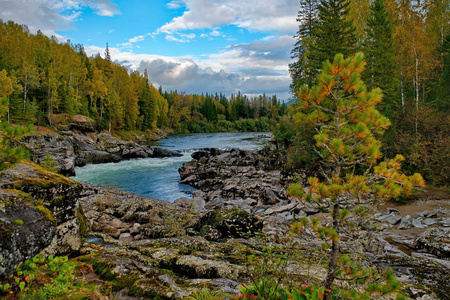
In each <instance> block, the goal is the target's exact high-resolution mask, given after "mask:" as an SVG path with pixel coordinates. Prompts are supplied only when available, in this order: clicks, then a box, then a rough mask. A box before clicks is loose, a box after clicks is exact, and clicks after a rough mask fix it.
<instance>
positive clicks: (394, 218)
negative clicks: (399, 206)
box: [384, 213, 402, 225]
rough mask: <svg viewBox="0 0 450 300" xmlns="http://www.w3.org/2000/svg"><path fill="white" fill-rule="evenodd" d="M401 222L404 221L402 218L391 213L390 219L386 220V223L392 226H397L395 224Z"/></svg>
mask: <svg viewBox="0 0 450 300" xmlns="http://www.w3.org/2000/svg"><path fill="white" fill-rule="evenodd" d="M401 220H402V217H400V216H397V215H394V214H393V213H391V214H390V215H389V218H386V219H385V220H384V221H385V222H386V223H389V224H391V225H395V224H398V223H399V222H400V221H401Z"/></svg>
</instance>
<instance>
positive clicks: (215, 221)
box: [193, 207, 263, 240]
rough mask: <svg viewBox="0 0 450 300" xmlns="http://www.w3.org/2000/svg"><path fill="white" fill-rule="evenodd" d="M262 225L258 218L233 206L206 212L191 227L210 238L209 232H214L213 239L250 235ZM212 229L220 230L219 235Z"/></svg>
mask: <svg viewBox="0 0 450 300" xmlns="http://www.w3.org/2000/svg"><path fill="white" fill-rule="evenodd" d="M262 226H263V223H262V222H261V221H260V220H259V219H258V218H256V217H255V216H253V215H251V214H249V213H248V212H246V211H244V210H242V209H240V208H237V207H234V208H231V209H218V210H214V211H210V212H207V213H206V214H205V215H204V216H203V217H201V218H200V220H199V221H198V223H197V224H195V225H194V226H193V228H194V229H195V230H196V231H198V232H200V234H202V233H203V235H205V236H208V237H210V238H211V232H214V235H213V236H214V237H215V238H214V239H213V240H217V239H218V238H227V237H242V236H252V235H254V234H255V233H256V232H258V231H259V230H261V229H262ZM213 229H215V230H217V231H218V232H220V235H219V234H218V233H217V232H216V231H213Z"/></svg>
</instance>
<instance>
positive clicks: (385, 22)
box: [363, 0, 400, 117]
mask: <svg viewBox="0 0 450 300" xmlns="http://www.w3.org/2000/svg"><path fill="white" fill-rule="evenodd" d="M366 31H367V39H366V41H365V43H364V52H365V54H366V58H367V59H366V60H367V65H368V66H367V68H366V70H365V72H364V74H363V78H364V81H365V83H366V84H367V87H368V88H369V89H372V88H375V87H379V88H381V89H382V90H383V93H384V97H383V99H384V100H383V102H381V103H380V105H379V107H378V109H379V110H380V111H381V112H382V113H383V114H384V115H387V116H389V117H393V116H394V113H395V111H396V110H397V107H398V105H399V103H398V102H399V99H400V93H399V90H400V82H399V80H398V77H397V72H396V71H397V68H396V64H395V59H394V53H395V49H394V40H393V36H392V27H391V23H390V20H389V15H388V12H387V11H386V7H385V4H384V0H375V1H374V2H373V3H372V4H371V6H370V18H369V19H368V20H367V30H366Z"/></svg>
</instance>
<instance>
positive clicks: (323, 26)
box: [309, 0, 357, 70]
mask: <svg viewBox="0 0 450 300" xmlns="http://www.w3.org/2000/svg"><path fill="white" fill-rule="evenodd" d="M318 9H319V24H318V26H317V28H316V30H315V42H314V43H313V45H312V51H311V53H310V55H309V59H311V60H312V61H313V62H314V66H315V67H316V69H317V70H320V69H321V67H322V63H323V62H324V61H327V60H332V59H333V57H334V56H335V55H336V54H338V53H342V54H343V55H345V56H348V55H353V54H355V53H356V51H357V38H356V29H355V27H354V26H353V22H352V21H351V19H350V18H349V17H348V14H349V11H350V8H349V1H348V0H321V1H320V3H319V6H318Z"/></svg>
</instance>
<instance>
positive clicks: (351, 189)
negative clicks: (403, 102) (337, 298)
mask: <svg viewBox="0 0 450 300" xmlns="http://www.w3.org/2000/svg"><path fill="white" fill-rule="evenodd" d="M364 66H365V62H364V59H363V55H362V53H359V54H357V55H355V56H353V57H349V58H347V59H344V57H343V55H342V54H337V55H336V56H335V58H334V61H333V63H330V62H329V61H327V62H326V63H325V64H324V67H323V70H322V72H321V74H320V75H319V76H318V80H317V82H318V83H317V85H316V86H314V87H313V88H312V89H311V88H308V87H306V86H304V87H302V89H301V90H300V91H299V93H298V103H297V105H298V106H297V109H296V115H295V119H296V121H297V122H298V123H299V124H301V125H304V126H314V128H315V131H316V133H317V134H316V135H315V136H314V139H315V141H316V145H315V148H316V151H317V153H318V154H319V155H320V157H321V163H322V166H323V169H322V170H327V171H323V172H322V173H323V174H322V176H323V180H322V181H320V180H319V178H317V177H311V178H309V179H308V183H309V187H308V188H307V189H306V194H305V193H304V189H303V187H302V186H301V185H300V184H294V185H291V187H290V188H289V190H288V192H289V194H290V195H292V196H297V197H301V198H303V199H304V200H306V201H315V202H317V203H319V204H320V205H321V206H323V207H327V208H328V209H329V210H330V214H331V217H332V219H333V221H332V225H331V227H320V226H316V227H315V230H316V232H317V233H318V235H319V236H321V237H323V238H325V239H327V241H328V242H330V243H331V254H330V262H329V266H328V275H327V278H326V281H325V298H324V299H330V297H331V291H332V287H333V284H334V281H335V279H336V278H337V276H338V274H341V275H345V273H343V272H341V270H342V269H341V268H342V267H345V265H344V266H342V265H340V264H342V262H339V255H340V252H341V250H340V237H341V235H342V234H345V235H346V236H347V237H348V238H350V239H355V240H356V239H357V237H358V236H359V234H360V231H361V230H362V228H363V226H365V225H367V218H368V217H370V216H371V215H372V214H371V209H373V208H375V207H376V204H377V202H376V200H377V199H380V198H383V197H384V198H389V197H396V196H399V195H400V194H408V193H411V192H412V189H413V187H414V186H422V185H423V184H424V183H423V179H422V176H421V175H420V174H414V175H413V176H411V177H408V176H406V175H403V174H401V173H400V171H399V170H400V164H401V161H402V160H404V158H403V157H402V156H401V155H397V156H396V157H395V158H394V159H391V160H389V161H384V162H381V163H379V164H378V165H377V161H378V160H379V159H380V158H381V156H382V154H381V151H380V148H381V143H380V142H379V141H378V140H377V139H376V136H377V135H381V134H382V133H383V132H384V131H385V130H386V129H387V128H388V127H389V125H390V122H389V119H387V118H386V117H384V116H382V115H381V114H380V113H379V112H378V110H376V108H375V106H376V105H377V104H378V103H379V102H380V101H381V100H382V93H381V90H380V89H379V88H376V89H373V90H372V91H371V92H367V90H366V87H365V85H364V83H363V82H362V80H361V79H360V74H361V72H362V71H363V70H364ZM349 220H351V222H350V221H349ZM313 223H314V222H313Z"/></svg>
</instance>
